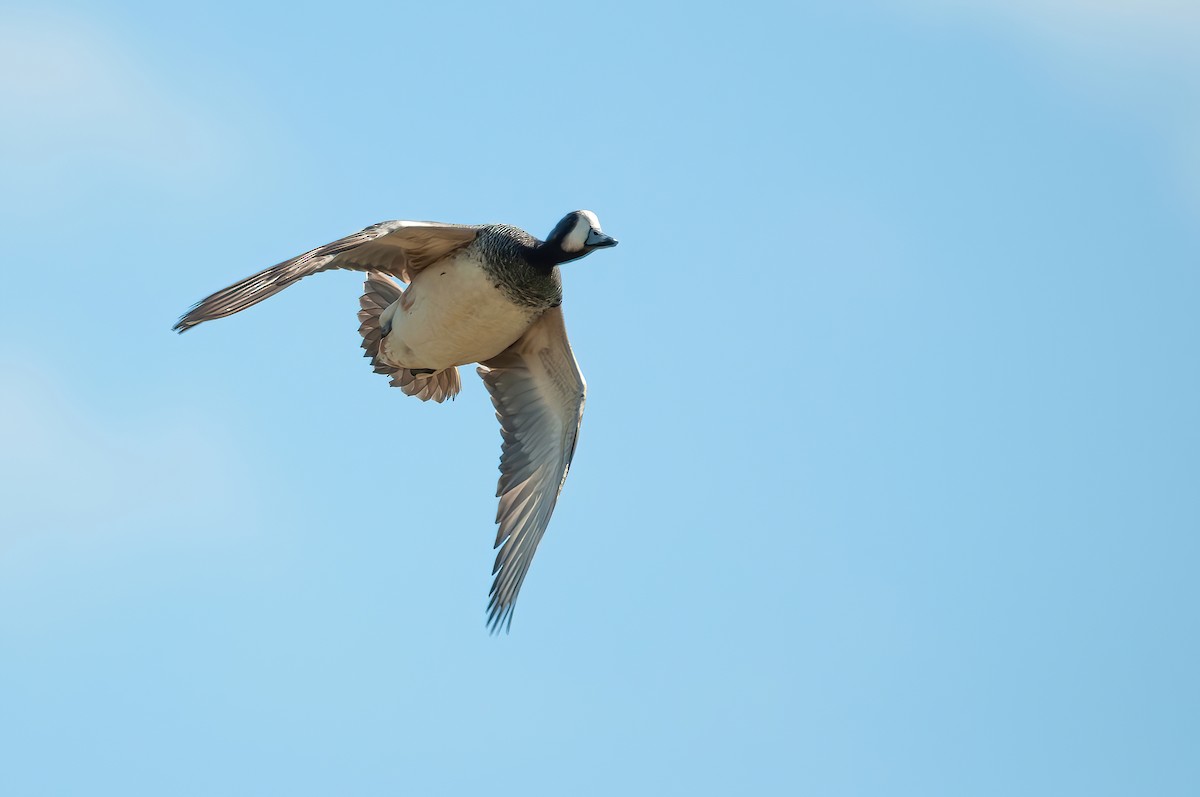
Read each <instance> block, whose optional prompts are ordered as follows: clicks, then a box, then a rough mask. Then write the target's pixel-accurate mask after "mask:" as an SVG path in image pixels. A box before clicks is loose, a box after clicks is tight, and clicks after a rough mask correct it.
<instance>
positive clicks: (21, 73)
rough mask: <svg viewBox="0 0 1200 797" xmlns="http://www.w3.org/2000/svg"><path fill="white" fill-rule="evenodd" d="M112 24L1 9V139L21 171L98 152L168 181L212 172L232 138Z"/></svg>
mask: <svg viewBox="0 0 1200 797" xmlns="http://www.w3.org/2000/svg"><path fill="white" fill-rule="evenodd" d="M155 71H156V70H155V68H154V65H152V64H150V63H145V62H141V61H139V59H138V58H137V57H136V56H135V55H134V54H133V53H131V51H130V48H129V47H127V46H122V45H121V44H119V43H118V42H117V40H116V39H115V38H114V37H113V36H112V35H111V34H109V33H107V32H106V31H103V30H101V29H99V28H96V27H94V26H90V25H88V24H86V23H83V22H81V21H78V20H68V19H62V18H60V17H54V18H49V17H45V18H43V17H37V16H26V17H19V16H18V17H0V115H2V117H3V121H4V123H3V125H0V146H2V147H3V149H4V156H5V159H6V160H9V161H10V167H11V168H12V169H16V170H17V172H18V174H17V175H15V176H17V177H24V178H25V179H27V180H29V179H32V180H44V179H45V178H46V175H47V173H48V172H49V173H51V174H52V175H53V174H54V173H60V172H64V171H68V172H69V171H71V170H75V169H78V168H79V166H80V164H81V163H87V162H89V161H95V160H101V161H105V162H108V163H112V164H116V165H119V166H121V167H125V168H134V169H140V170H143V171H145V172H149V173H151V174H154V175H158V176H160V177H163V178H166V179H179V178H188V179H192V178H195V177H197V176H202V175H204V174H206V173H208V172H210V171H211V170H212V169H213V167H214V166H215V165H217V164H219V162H220V161H221V160H222V159H223V157H224V156H225V155H226V149H227V145H228V138H229V137H228V136H227V135H226V131H225V130H223V129H222V125H221V124H220V123H219V121H218V119H217V118H215V115H213V114H208V113H205V112H203V111H202V110H201V109H200V108H198V107H196V105H195V104H193V103H192V102H190V101H189V99H188V98H187V97H184V96H180V95H179V94H178V93H176V92H174V91H172V90H171V89H170V88H169V87H168V86H166V85H163V84H162V83H161V82H160V81H157V80H156V79H155V78H154V77H153V75H154V74H155Z"/></svg>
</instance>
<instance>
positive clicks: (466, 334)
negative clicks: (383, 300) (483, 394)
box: [379, 226, 562, 371]
mask: <svg viewBox="0 0 1200 797" xmlns="http://www.w3.org/2000/svg"><path fill="white" fill-rule="evenodd" d="M509 229H511V228H509ZM506 243H509V244H514V245H516V244H519V239H517V238H516V237H515V236H512V235H511V233H509V231H508V229H505V228H503V227H499V226H491V227H485V228H483V229H481V230H480V231H479V233H478V235H477V236H476V239H475V240H474V241H473V242H471V243H470V244H469V245H467V246H466V247H464V248H463V249H462V250H460V251H458V252H456V253H454V254H452V255H450V256H448V257H446V258H444V259H442V260H440V261H438V262H437V264H436V267H432V268H426V269H423V270H422V271H421V272H420V273H418V274H417V275H416V276H414V277H413V279H412V283H411V284H410V285H409V286H408V288H406V289H405V291H404V293H403V295H402V296H401V298H400V299H398V300H396V301H395V302H393V303H392V304H391V305H389V306H388V307H387V309H385V310H384V311H383V313H382V315H381V316H380V324H381V325H382V326H383V328H384V329H385V330H387V333H386V336H385V337H384V338H383V340H382V342H381V344H380V349H379V353H380V355H381V356H382V358H383V359H384V360H386V361H388V362H390V363H392V364H394V365H397V366H400V367H402V368H409V369H416V370H425V369H429V370H433V371H440V370H443V369H445V368H453V367H455V366H458V365H468V364H470V363H479V362H483V361H485V360H489V359H491V358H492V357H495V356H496V355H498V354H499V353H500V352H502V351H504V350H505V349H507V348H508V347H509V346H511V345H512V344H513V343H514V342H515V341H516V340H517V338H519V337H521V335H522V334H523V333H524V332H525V330H527V329H529V327H530V325H532V324H533V322H535V321H537V319H538V318H540V317H541V315H542V313H544V312H545V311H546V310H548V309H549V308H550V307H554V306H557V305H558V304H559V303H560V302H561V301H562V278H561V277H560V276H559V274H558V267H557V266H554V267H552V268H551V269H549V270H548V271H546V272H545V273H541V272H540V271H539V270H537V269H535V268H533V267H532V266H527V267H526V268H525V270H524V273H523V274H521V282H520V285H521V286H522V288H523V289H524V290H523V291H520V292H518V291H517V290H516V289H515V288H514V286H513V284H512V280H511V279H506V276H507V275H508V273H510V272H512V271H515V270H516V268H517V267H519V266H520V265H521V264H519V263H513V262H511V261H513V260H515V256H516V254H517V253H519V250H518V249H517V248H516V246H512V247H505V246H503V244H506ZM505 266H507V269H506V268H505Z"/></svg>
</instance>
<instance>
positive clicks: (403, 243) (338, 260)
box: [174, 221, 479, 332]
mask: <svg viewBox="0 0 1200 797" xmlns="http://www.w3.org/2000/svg"><path fill="white" fill-rule="evenodd" d="M478 231H479V227H477V226H471V225H466V224H439V223H437V222H432V221H384V222H380V223H379V224H373V225H371V226H370V227H367V228H366V229H365V230H362V231H361V232H356V233H354V234H353V235H347V236H346V237H345V238H340V239H338V240H336V241H334V242H333V243H329V244H325V245H324V246H318V247H317V248H316V249H313V250H312V251H309V252H305V253H304V254H302V255H300V256H298V257H293V258H292V259H291V260H285V261H283V262H282V263H279V264H278V265H274V266H271V267H270V268H268V269H266V270H265V271H260V272H259V273H257V274H255V275H254V276H251V277H246V279H244V280H241V281H240V282H235V283H234V284H233V285H230V286H229V287H228V288H226V289H224V290H221V291H217V292H216V293H214V294H213V295H212V296H209V297H208V298H206V299H204V300H203V301H201V302H199V303H198V304H197V305H196V306H195V307H193V308H192V309H191V310H189V311H188V312H187V313H186V314H185V315H184V316H183V317H182V318H180V319H179V322H178V323H176V324H175V327H174V329H175V331H177V332H186V331H187V330H189V329H191V328H192V327H194V326H196V325H197V324H201V323H203V322H205V321H211V320H212V319H214V318H224V317H225V316H228V315H233V314H234V313H237V312H241V311H242V310H245V309H246V308H247V307H251V306H252V305H256V304H258V303H259V302H261V301H262V300H263V299H266V298H268V297H271V296H274V295H275V294H277V293H279V292H280V291H281V290H283V289H284V288H286V287H288V286H289V285H291V284H292V283H294V282H296V281H297V280H299V279H301V278H302V277H307V276H308V275H310V274H316V273H317V272H319V271H327V270H329V269H332V268H345V269H352V270H354V271H368V270H374V271H382V272H384V273H386V274H391V275H393V276H395V277H398V278H400V279H401V280H402V281H404V282H412V278H413V277H414V276H416V275H417V274H418V273H419V272H420V271H421V269H423V268H425V267H426V266H428V265H429V264H430V263H434V262H436V261H438V260H440V259H441V258H443V257H445V256H446V255H448V254H450V253H451V252H453V251H454V250H455V249H458V248H460V247H463V246H466V245H467V244H469V243H471V241H473V240H475V235H476V233H477V232H478Z"/></svg>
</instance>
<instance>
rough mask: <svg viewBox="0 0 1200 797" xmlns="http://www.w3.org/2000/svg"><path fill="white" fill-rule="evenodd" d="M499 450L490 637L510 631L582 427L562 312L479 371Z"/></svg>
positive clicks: (579, 384)
mask: <svg viewBox="0 0 1200 797" xmlns="http://www.w3.org/2000/svg"><path fill="white" fill-rule="evenodd" d="M479 375H480V376H481V377H483V381H484V384H486V385H487V389H488V392H489V393H491V394H492V403H493V404H494V405H495V407H496V417H497V418H498V419H499V420H500V433H501V435H502V436H503V437H504V447H503V450H502V453H501V456H500V484H499V486H498V487H497V488H496V495H497V496H499V497H500V508H499V510H498V511H497V512H496V522H497V523H499V524H500V529H499V530H498V531H497V533H496V545H497V546H500V552H499V553H498V554H497V555H496V564H495V566H494V567H493V568H492V574H493V575H494V576H495V580H494V581H493V582H492V589H491V592H490V593H489V597H490V599H489V601H488V624H489V625H490V626H491V628H492V631H496V630H498V629H499V628H500V626H501V625H504V626H506V627H507V626H508V625H511V624H512V611H513V606H514V604H515V602H516V600H517V592H518V591H519V590H520V589H521V582H522V581H523V580H524V579H525V573H526V571H528V570H529V563H530V562H531V561H532V560H533V553H534V551H535V550H536V549H537V544H538V542H539V541H540V540H541V539H542V534H543V533H545V531H546V525H547V524H548V523H549V522H550V514H551V513H552V512H553V511H554V504H555V503H556V502H557V501H558V494H559V492H560V491H561V490H562V486H563V482H564V481H566V478H567V469H568V468H569V467H570V466H571V457H572V456H573V455H574V453H575V441H576V439H577V437H578V436H579V424H580V421H581V420H582V419H583V402H584V397H585V395H586V394H587V383H586V382H584V380H583V374H582V373H580V372H579V365H578V363H576V362H575V355H574V354H572V353H571V344H570V343H569V342H568V341H567V331H566V328H565V327H564V326H563V316H562V309H561V308H559V307H554V308H551V309H550V310H547V311H546V313H545V315H543V316H542V317H541V318H540V319H539V320H538V321H537V322H536V323H535V324H534V325H533V326H532V327H530V328H529V330H528V331H527V332H526V333H525V334H524V335H523V336H522V337H521V339H520V340H518V341H517V342H516V343H514V344H513V345H512V346H509V347H508V348H507V349H506V350H504V351H503V352H501V353H500V354H499V355H497V356H496V357H493V358H492V359H491V360H488V361H487V362H485V363H483V364H482V365H481V367H480V368H479Z"/></svg>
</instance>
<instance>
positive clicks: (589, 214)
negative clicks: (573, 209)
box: [579, 210, 600, 232]
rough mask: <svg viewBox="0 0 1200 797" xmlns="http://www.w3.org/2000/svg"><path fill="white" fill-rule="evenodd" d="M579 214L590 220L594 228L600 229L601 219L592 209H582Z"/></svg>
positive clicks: (589, 222)
mask: <svg viewBox="0 0 1200 797" xmlns="http://www.w3.org/2000/svg"><path fill="white" fill-rule="evenodd" d="M579 215H581V216H583V217H584V218H585V219H587V220H588V224H590V225H592V229H593V230H596V231H597V232H599V231H600V219H598V218H596V214H595V213H593V212H592V211H590V210H581V211H579Z"/></svg>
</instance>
